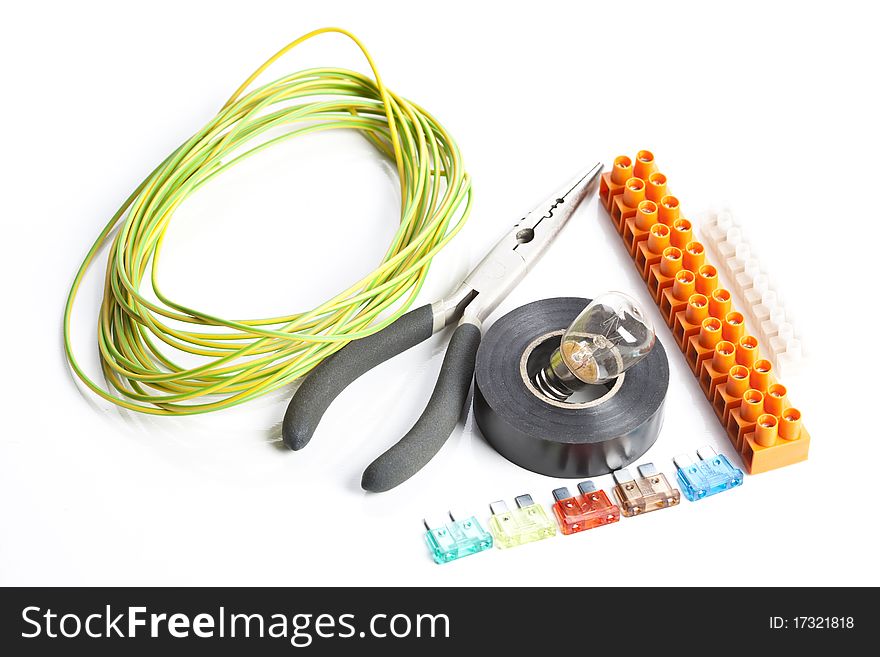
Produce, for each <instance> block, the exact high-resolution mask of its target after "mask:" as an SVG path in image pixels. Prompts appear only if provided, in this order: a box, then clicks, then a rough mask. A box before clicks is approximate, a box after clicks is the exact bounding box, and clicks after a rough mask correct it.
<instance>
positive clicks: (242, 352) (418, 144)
mask: <svg viewBox="0 0 880 657" xmlns="http://www.w3.org/2000/svg"><path fill="white" fill-rule="evenodd" d="M327 32H336V33H339V34H343V35H345V36H347V37H348V38H350V39H351V40H352V41H354V42H355V43H356V44H357V46H358V47H359V48H360V49H361V51H362V52H363V54H364V56H365V57H366V59H367V62H368V63H369V65H370V68H371V69H372V73H373V77H372V79H371V78H369V77H367V76H364V75H361V74H360V73H356V72H354V71H350V70H345V69H337V68H316V69H309V70H304V71H300V72H297V73H293V74H291V75H287V76H284V77H282V78H280V79H278V80H275V81H274V82H270V83H269V84H266V85H264V86H261V87H258V88H256V89H254V90H253V91H250V92H248V93H246V90H247V89H248V88H249V87H250V86H251V84H252V83H253V82H254V81H255V80H256V78H257V77H258V76H259V75H260V74H261V73H263V71H264V70H265V69H266V68H267V67H268V66H269V65H271V64H272V63H273V62H275V61H276V60H277V59H279V58H280V57H281V56H283V55H284V54H285V53H287V52H288V51H290V50H291V49H293V48H295V47H296V46H298V45H299V44H301V43H303V42H304V41H307V40H308V39H311V38H312V37H315V36H317V35H319V34H324V33H327ZM279 128H281V129H282V132H281V134H280V135H277V136H268V135H266V133H267V131H269V130H273V129H274V130H275V131H276V132H277V129H279ZM337 129H344V130H358V131H360V132H361V133H362V134H363V135H364V136H366V137H367V138H368V139H369V140H370V141H371V142H372V143H373V144H374V145H375V146H376V147H377V148H379V149H380V150H381V151H382V152H383V153H385V154H386V155H387V156H388V157H389V158H392V159H393V160H394V161H395V163H396V165H397V171H398V175H399V177H400V194H401V199H402V203H401V213H400V225H399V227H398V229H397V232H396V233H395V235H394V239H393V240H392V242H391V245H390V246H389V247H388V250H387V252H386V254H385V257H384V259H383V261H382V263H381V264H380V265H379V266H378V267H377V268H376V269H375V270H374V271H372V272H371V273H370V274H368V275H367V276H365V277H363V278H362V279H361V280H359V281H357V282H356V283H354V284H352V285H351V286H350V287H349V288H348V289H346V290H343V291H342V292H340V293H339V294H337V295H336V296H334V297H333V298H332V299H329V300H328V301H326V302H324V303H322V304H320V305H319V306H317V307H315V308H312V309H311V310H308V311H306V312H298V313H294V314H290V315H282V316H279V317H269V318H265V319H236V320H230V319H223V318H221V317H216V316H214V315H211V314H209V313H206V312H202V311H200V310H197V309H194V308H188V307H185V306H183V305H181V304H179V303H175V302H174V301H173V300H171V299H169V298H168V297H166V296H165V295H164V294H163V293H162V291H161V290H160V288H159V285H158V283H157V272H158V269H159V261H160V254H161V250H162V241H163V239H164V236H165V231H166V230H167V228H168V225H169V223H170V222H171V219H172V217H173V216H174V211H175V210H176V209H177V208H178V207H179V206H180V204H181V203H182V202H183V201H184V200H185V199H186V198H188V197H189V195H190V194H192V193H193V192H195V191H196V190H197V189H199V188H200V187H202V185H204V184H206V183H207V182H208V181H210V180H211V179H212V178H214V177H215V176H217V175H219V174H220V173H222V172H223V171H226V170H227V169H228V168H230V167H232V166H234V165H235V164H237V163H238V162H241V161H242V160H244V159H245V158H247V157H250V156H251V155H254V154H256V153H258V152H260V151H261V150H263V149H264V148H269V147H270V146H272V145H273V144H276V143H278V142H280V141H282V140H285V139H290V138H292V137H295V136H297V135H304V134H309V133H314V132H318V131H323V130H337ZM261 136H262V139H261V138H260V137H261ZM470 207H471V185H470V177H469V176H468V174H467V173H466V172H465V171H464V168H463V165H462V161H461V155H460V153H459V150H458V147H457V146H456V144H455V142H454V141H453V139H452V137H451V136H450V135H449V134H448V133H447V132H446V131H445V130H444V129H443V127H442V126H441V125H440V124H439V123H438V122H437V121H436V120H435V119H434V118H433V117H432V116H431V115H430V114H429V113H427V112H426V111H425V110H424V109H422V108H421V107H419V106H418V105H415V104H414V103H411V102H409V101H407V100H406V99H404V98H401V97H400V96H398V95H396V94H394V93H393V92H392V91H390V90H389V89H387V88H386V87H385V85H384V84H383V83H382V79H381V77H380V76H379V72H378V70H377V69H376V65H375V63H374V62H373V59H372V57H370V54H369V53H368V52H367V50H366V48H365V47H364V45H363V44H362V43H361V42H360V41H359V40H358V39H357V38H356V37H355V36H354V35H352V34H351V33H349V32H347V31H345V30H342V29H339V28H334V27H328V28H322V29H319V30H315V31H313V32H310V33H308V34H306V35H304V36H302V37H300V38H299V39H296V40H295V41H293V42H291V43H290V44H288V45H287V46H285V47H284V48H282V49H281V50H279V51H278V52H277V53H276V54H275V55H273V56H272V57H271V58H269V59H268V60H267V61H266V63H265V64H263V65H262V66H260V67H259V68H258V69H257V70H256V71H254V73H253V75H251V76H250V77H249V78H248V79H247V80H245V81H244V83H243V84H242V85H241V87H239V88H238V90H236V92H235V93H234V94H233V95H232V97H231V98H230V99H229V100H228V101H227V103H226V104H225V105H224V106H223V108H222V109H221V110H220V112H219V113H218V114H217V116H215V117H214V118H213V119H212V120H211V121H210V122H209V123H208V124H207V125H206V126H205V127H203V128H202V129H201V130H199V131H198V132H197V133H196V134H195V135H193V136H192V137H191V138H190V139H189V140H188V141H186V142H185V143H184V144H183V145H181V146H180V147H179V148H178V149H177V150H175V151H174V152H173V153H171V155H169V156H168V157H167V158H166V159H165V161H164V162H162V163H161V164H160V165H159V166H158V167H157V168H156V169H155V170H154V171H153V172H152V173H151V174H150V175H149V176H147V178H146V180H144V181H143V182H142V183H141V184H140V185H139V186H138V187H137V189H135V191H134V192H133V193H132V194H131V196H129V198H128V199H127V200H126V201H125V202H124V203H123V204H122V207H120V208H119V210H118V211H117V212H116V214H114V215H113V217H112V218H111V219H110V221H109V222H108V223H107V225H106V226H105V227H104V229H103V231H101V234H100V235H99V236H98V238H97V239H96V240H95V242H94V244H93V245H92V247H91V249H90V250H89V252H88V254H87V255H86V258H85V260H84V261H83V263H82V265H81V266H80V268H79V271H77V274H76V277H75V278H74V281H73V284H72V286H71V288H70V293H69V295H68V298H67V303H66V305H65V308H64V347H65V351H66V354H67V358H68V361H69V362H70V365H71V367H72V368H73V371H74V372H75V374H76V375H77V376H78V377H79V379H80V380H82V382H83V383H84V384H85V385H86V386H88V387H89V388H90V389H91V390H92V391H94V392H95V393H96V394H98V395H100V396H101V397H103V398H104V399H106V400H108V401H110V402H113V403H114V404H117V405H118V406H122V407H124V408H127V409H131V410H135V411H140V412H143V413H150V414H154V415H184V414H195V413H205V412H208V411H214V410H218V409H221V408H228V407H230V406H234V405H236V404H240V403H242V402H245V401H248V400H250V399H254V398H255V397H258V396H260V395H263V394H265V393H267V392H270V391H272V390H275V389H277V388H280V387H281V386H284V385H286V384H288V383H290V382H292V381H294V380H295V379H297V378H298V377H301V376H303V375H304V374H306V373H308V372H309V371H310V370H311V369H312V368H314V367H315V366H316V365H318V364H319V363H320V362H321V361H322V360H323V359H324V358H326V357H327V356H329V355H330V354H332V353H334V352H335V351H337V350H339V349H341V348H342V347H343V346H345V345H346V344H347V343H348V342H349V341H351V340H355V339H358V338H361V337H364V336H366V335H370V334H371V333H374V332H376V331H378V330H380V329H382V328H383V327H385V326H387V325H388V324H390V323H391V322H393V321H394V320H395V319H397V318H398V317H399V316H400V315H401V314H403V313H404V312H405V311H406V310H407V309H408V308H409V307H410V306H411V304H412V302H413V301H414V299H415V297H416V295H417V294H418V292H419V290H420V289H421V286H422V284H423V283H424V281H425V277H426V275H427V273H428V268H429V266H430V264H431V260H432V258H433V257H434V256H435V255H436V254H437V252H438V251H439V250H440V249H442V248H443V247H444V246H445V245H446V244H447V243H448V242H449V240H450V239H452V237H453V236H454V235H455V234H456V233H457V232H458V231H459V230H460V229H461V228H462V226H463V224H464V222H465V220H466V219H467V217H468V214H469V213H470ZM114 231H115V236H114ZM107 243H110V249H109V258H108V262H107V271H106V275H105V281H104V297H103V302H102V304H101V310H100V316H99V320H98V348H99V353H100V359H101V368H102V370H103V374H104V378H105V379H106V383H107V386H106V388H105V387H103V386H102V385H100V384H99V383H97V382H95V381H93V380H92V379H91V378H90V377H89V376H88V375H86V373H85V372H84V370H83V369H82V367H81V366H80V364H79V362H78V361H77V359H76V357H75V355H74V352H73V347H72V341H71V337H70V318H71V311H72V309H73V305H74V302H75V300H76V295H77V292H78V290H79V287H80V284H81V283H82V280H83V277H84V276H85V274H86V272H87V271H88V269H89V267H90V266H91V264H92V263H93V262H94V260H95V258H96V256H97V254H98V253H99V252H100V250H101V249H102V247H104V246H105V245H106V244H107ZM148 272H149V274H150V284H151V287H152V292H153V295H155V296H154V297H151V298H147V296H145V295H144V294H142V293H141V286H142V285H143V283H144V278H145V277H146V276H147V273H148ZM151 299H152V300H151ZM182 355H183V357H184V358H185V359H186V360H187V361H188V362H187V364H186V365H184V364H181V363H179V362H178V361H179V360H180V358H181V356H182ZM194 357H195V358H194ZM193 361H196V363H195V364H194V363H193Z"/></svg>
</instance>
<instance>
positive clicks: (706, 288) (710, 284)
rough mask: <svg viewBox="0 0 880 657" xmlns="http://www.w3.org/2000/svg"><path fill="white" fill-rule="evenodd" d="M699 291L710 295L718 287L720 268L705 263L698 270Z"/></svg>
mask: <svg viewBox="0 0 880 657" xmlns="http://www.w3.org/2000/svg"><path fill="white" fill-rule="evenodd" d="M691 271H696V272H697V292H699V293H700V294H704V295H706V296H707V297H708V296H710V295H711V294H712V293H713V292H714V291H715V290H717V289H718V270H717V269H715V267H713V266H712V265H703V266H702V267H700V268H699V269H697V270H693V269H692V270H691Z"/></svg>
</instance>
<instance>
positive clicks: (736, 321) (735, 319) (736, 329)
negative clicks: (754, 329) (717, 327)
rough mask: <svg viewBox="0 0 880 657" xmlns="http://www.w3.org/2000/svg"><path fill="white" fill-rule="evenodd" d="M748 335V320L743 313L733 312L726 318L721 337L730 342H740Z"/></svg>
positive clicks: (722, 325)
mask: <svg viewBox="0 0 880 657" xmlns="http://www.w3.org/2000/svg"><path fill="white" fill-rule="evenodd" d="M745 334H746V320H745V318H744V317H743V316H742V313H738V312H736V311H735V310H731V311H730V312H729V313H727V314H726V315H725V316H724V321H723V322H722V323H721V337H722V338H724V339H725V340H727V341H728V342H734V343H736V342H739V339H740V338H741V337H743V336H744V335H745Z"/></svg>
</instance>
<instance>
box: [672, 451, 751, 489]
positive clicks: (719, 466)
mask: <svg viewBox="0 0 880 657" xmlns="http://www.w3.org/2000/svg"><path fill="white" fill-rule="evenodd" d="M697 457H698V458H699V460H698V461H697V462H696V463H694V462H693V461H692V460H691V457H690V456H688V455H687V454H680V455H678V456H676V457H675V458H674V459H672V461H673V463H675V469H676V470H677V471H678V474H677V478H678V483H679V485H680V486H681V491H682V492H683V493H684V496H685V497H686V498H688V499H689V500H690V501H691V502H696V501H697V500H701V499H703V498H704V497H709V496H710V495H715V493H723V492H724V491H726V490H730V489H731V488H736V487H737V486H741V485H742V482H743V471H742V470H740V469H739V468H734V467H733V466H732V465H731V464H730V461H728V460H727V457H726V456H724V454H717V453H716V452H715V450H714V449H712V448H711V447H709V446H708V445H707V446H706V447H701V448H700V449H698V450H697Z"/></svg>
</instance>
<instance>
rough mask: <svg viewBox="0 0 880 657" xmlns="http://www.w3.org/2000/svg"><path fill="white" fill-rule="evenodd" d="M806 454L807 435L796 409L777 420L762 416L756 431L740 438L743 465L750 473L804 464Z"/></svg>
mask: <svg viewBox="0 0 880 657" xmlns="http://www.w3.org/2000/svg"><path fill="white" fill-rule="evenodd" d="M771 420H772V422H771ZM809 452H810V434H809V433H807V430H806V429H805V428H804V426H803V424H802V422H801V412H800V411H799V410H798V409H796V408H787V409H785V410H784V411H783V412H782V415H781V416H779V417H776V416H774V415H770V414H765V415H762V416H761V417H760V418H759V419H758V422H757V424H756V427H755V430H754V431H753V432H750V433H747V434H746V435H745V436H744V437H743V441H742V448H741V450H740V454H741V456H742V459H743V463H744V464H745V466H746V469H747V470H748V471H749V473H751V474H758V473H760V472H767V471H768V470H773V469H775V468H781V467H783V466H785V465H790V464H792V463H798V462H800V461H806V459H807V455H808V454H809Z"/></svg>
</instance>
